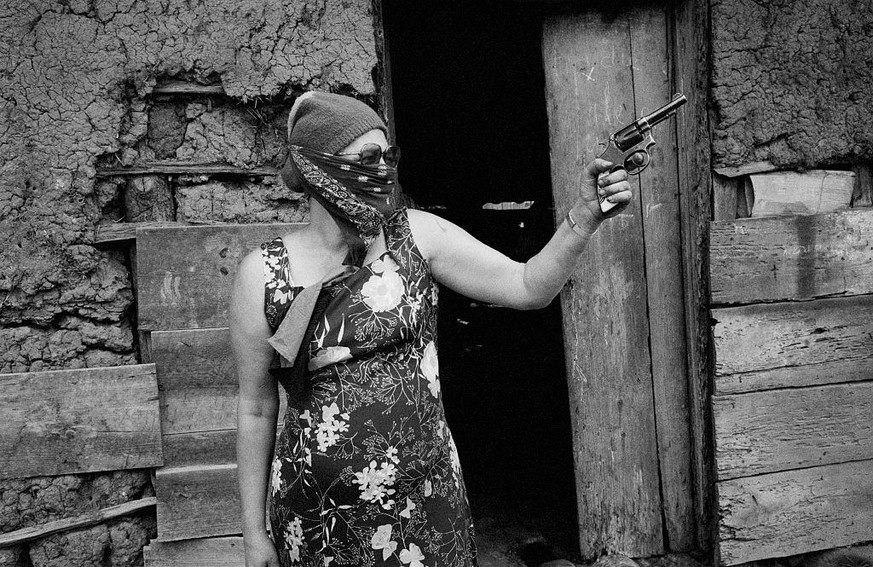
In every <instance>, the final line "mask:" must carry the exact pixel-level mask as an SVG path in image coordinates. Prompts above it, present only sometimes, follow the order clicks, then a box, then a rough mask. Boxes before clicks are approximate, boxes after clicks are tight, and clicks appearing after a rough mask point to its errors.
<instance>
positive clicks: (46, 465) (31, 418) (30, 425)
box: [0, 364, 163, 478]
mask: <svg viewBox="0 0 873 567" xmlns="http://www.w3.org/2000/svg"><path fill="white" fill-rule="evenodd" d="M0 407H2V408H3V419H2V420H0V455H3V460H2V463H0V478H22V477H29V476H47V475H58V474H71V473H84V472H94V471H106V470H119V469H133V468H144V467H154V466H160V465H162V464H163V457H162V454H161V438H160V434H161V430H160V418H159V415H158V413H159V410H158V388H157V381H156V378H155V367H154V365H151V364H142V365H131V366H116V367H107V368H82V369H77V370H54V371H48V372H26V373H22V374H2V375H0Z"/></svg>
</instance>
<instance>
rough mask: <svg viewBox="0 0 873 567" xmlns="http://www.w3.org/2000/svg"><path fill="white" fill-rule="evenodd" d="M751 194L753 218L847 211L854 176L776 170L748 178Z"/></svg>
mask: <svg viewBox="0 0 873 567" xmlns="http://www.w3.org/2000/svg"><path fill="white" fill-rule="evenodd" d="M749 180H750V181H751V183H752V190H753V191H754V193H755V205H754V206H753V207H752V216H753V217H767V216H776V215H812V214H819V213H830V212H833V211H839V210H843V209H847V208H849V203H850V202H851V200H852V190H853V189H854V186H855V174H854V173H852V172H851V171H827V170H812V171H806V172H804V173H797V172H793V171H780V172H773V173H762V174H757V175H750V176H749Z"/></svg>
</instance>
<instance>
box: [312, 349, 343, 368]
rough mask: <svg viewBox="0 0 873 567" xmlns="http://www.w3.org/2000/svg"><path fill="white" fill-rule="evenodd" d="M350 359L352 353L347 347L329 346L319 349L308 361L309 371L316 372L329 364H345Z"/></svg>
mask: <svg viewBox="0 0 873 567" xmlns="http://www.w3.org/2000/svg"><path fill="white" fill-rule="evenodd" d="M350 358H352V351H350V350H349V347H344V346H329V347H324V348H323V349H320V350H319V351H318V352H316V353H315V356H313V357H312V358H310V359H309V365H308V368H309V370H318V369H319V368H322V367H324V366H328V365H330V364H336V363H337V362H345V361H346V360H349V359H350Z"/></svg>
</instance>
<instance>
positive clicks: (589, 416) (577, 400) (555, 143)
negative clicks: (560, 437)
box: [543, 13, 664, 557]
mask: <svg viewBox="0 0 873 567" xmlns="http://www.w3.org/2000/svg"><path fill="white" fill-rule="evenodd" d="M628 26H629V23H628V19H627V17H626V16H625V17H618V18H616V19H614V20H611V21H604V19H603V18H602V17H601V16H600V15H598V14H596V13H588V14H578V15H559V16H554V17H550V18H547V19H546V20H545V22H544V28H543V62H544V70H545V79H546V106H547V109H548V112H549V137H550V147H551V164H552V188H553V192H554V196H555V209H556V211H557V212H558V213H559V214H558V215H557V218H563V212H564V211H566V210H567V209H568V208H569V207H570V206H571V205H572V203H573V202H574V201H575V199H576V196H577V195H578V181H579V171H580V167H581V166H582V164H584V163H586V162H587V161H589V160H591V159H592V158H593V157H594V156H595V155H597V154H598V153H600V149H601V146H599V143H601V142H604V141H605V140H607V138H608V136H609V134H611V133H612V132H613V131H616V130H618V129H619V128H621V127H623V126H624V125H626V124H627V123H629V122H630V121H631V120H633V119H634V118H635V116H634V101H633V99H632V93H633V92H634V90H633V77H632V64H631V63H632V60H631V44H630V41H629V37H630V34H629V27H628ZM634 185H635V190H636V191H637V193H636V194H637V195H639V191H638V190H639V188H638V186H636V182H634ZM642 240H643V238H642V226H641V214H640V211H639V199H638V198H637V199H635V200H634V202H633V203H632V204H631V205H630V207H629V208H628V209H626V210H625V211H624V212H623V213H622V214H620V215H618V216H616V217H614V218H613V219H611V220H610V221H609V222H607V223H604V225H603V226H602V227H601V228H600V229H599V230H598V233H597V234H596V235H595V236H594V238H593V239H592V240H591V243H590V244H589V247H588V250H587V252H586V253H585V254H584V255H583V257H582V258H581V260H580V262H579V266H578V267H577V269H576V270H575V272H574V273H573V275H572V277H571V279H570V284H569V285H568V287H567V288H566V289H565V291H564V292H562V298H561V299H562V312H563V319H564V343H565V348H566V357H567V375H568V380H569V387H568V390H569V393H570V411H571V415H572V427H573V437H574V451H575V462H576V479H577V482H576V487H577V495H578V506H579V517H580V518H585V519H586V520H585V521H584V522H580V528H579V529H580V533H579V539H580V551H581V553H582V555H583V556H585V557H593V556H598V555H600V554H602V553H603V552H605V551H611V550H621V551H622V552H623V553H626V554H628V555H631V556H634V557H639V556H649V555H656V554H660V553H662V552H663V549H664V544H663V540H662V536H661V534H662V522H661V498H660V490H659V486H658V455H657V447H656V445H657V442H656V438H655V423H654V402H653V394H652V382H651V380H652V378H651V374H650V367H651V366H650V364H651V362H650V359H649V351H648V348H647V343H648V340H647V338H648V330H649V328H648V321H647V317H646V300H645V298H646V282H645V276H644V274H645V265H644V255H643V248H642ZM616 242H621V243H622V245H621V246H620V247H617V246H615V243H616ZM592 266H593V267H595V269H592ZM591 329H597V332H594V333H593V332H591ZM628 416H634V417H633V419H629V418H628Z"/></svg>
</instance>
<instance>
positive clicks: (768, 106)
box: [711, 0, 873, 169]
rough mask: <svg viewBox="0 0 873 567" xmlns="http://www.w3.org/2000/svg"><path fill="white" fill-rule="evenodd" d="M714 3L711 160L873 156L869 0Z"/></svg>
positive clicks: (805, 163)
mask: <svg viewBox="0 0 873 567" xmlns="http://www.w3.org/2000/svg"><path fill="white" fill-rule="evenodd" d="M711 7H712V80H713V83H712V97H713V101H714V112H715V116H714V122H713V125H714V137H713V156H712V157H713V166H714V167H716V168H719V167H737V166H742V165H745V164H748V163H750V162H758V161H769V162H770V163H771V164H773V165H775V166H777V167H779V168H780V169H793V168H809V167H820V166H830V165H837V166H840V165H849V164H854V163H858V162H864V161H866V162H869V161H871V160H873V91H871V89H870V85H871V84H873V2H871V1H870V0H807V1H804V2H794V1H791V0H774V1H768V2H760V1H755V0H713V1H712V3H711Z"/></svg>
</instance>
